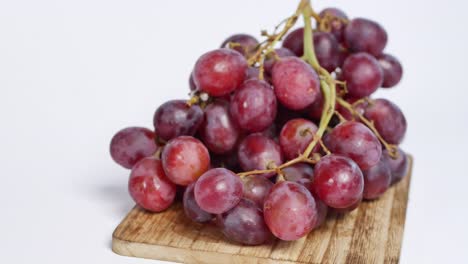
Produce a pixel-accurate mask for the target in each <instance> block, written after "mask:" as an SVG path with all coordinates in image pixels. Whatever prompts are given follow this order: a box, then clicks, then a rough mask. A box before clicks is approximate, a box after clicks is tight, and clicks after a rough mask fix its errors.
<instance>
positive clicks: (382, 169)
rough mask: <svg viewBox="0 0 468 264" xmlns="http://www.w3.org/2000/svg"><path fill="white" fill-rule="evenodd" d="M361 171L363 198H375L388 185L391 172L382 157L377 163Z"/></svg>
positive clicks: (386, 188) (383, 191) (390, 179)
mask: <svg viewBox="0 0 468 264" xmlns="http://www.w3.org/2000/svg"><path fill="white" fill-rule="evenodd" d="M362 173H363V175H364V195H363V197H364V199H367V200H373V199H377V198H379V197H380V196H381V195H382V194H384V193H385V191H386V190H388V188H389V187H390V183H391V181H392V174H391V172H390V168H389V167H388V166H387V163H386V162H385V160H384V159H383V158H382V159H381V160H380V161H379V163H377V165H375V166H373V167H372V168H370V169H368V170H364V171H362Z"/></svg>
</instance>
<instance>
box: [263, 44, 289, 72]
mask: <svg viewBox="0 0 468 264" xmlns="http://www.w3.org/2000/svg"><path fill="white" fill-rule="evenodd" d="M274 52H275V54H276V56H278V57H279V58H285V57H294V56H296V55H295V54H294V53H293V52H292V51H290V50H289V49H287V48H279V49H275V51H274ZM275 63H276V59H275V57H274V56H273V55H272V54H271V53H270V54H268V56H267V59H266V60H265V62H264V65H263V67H264V68H265V73H266V74H267V75H271V72H272V71H273V67H274V66H275Z"/></svg>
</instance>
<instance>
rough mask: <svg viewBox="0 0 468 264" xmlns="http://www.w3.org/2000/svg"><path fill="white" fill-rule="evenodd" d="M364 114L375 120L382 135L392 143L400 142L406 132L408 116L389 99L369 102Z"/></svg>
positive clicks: (376, 126)
mask: <svg viewBox="0 0 468 264" xmlns="http://www.w3.org/2000/svg"><path fill="white" fill-rule="evenodd" d="M364 116H365V117H366V118H368V119H369V120H372V121H373V122H374V125H375V128H376V129H377V131H379V133H380V135H381V136H382V137H383V138H384V139H385V141H387V142H388V143H390V144H400V143H401V141H402V140H403V138H404V136H405V133H406V127H407V125H406V118H405V116H404V115H403V112H402V111H401V110H400V108H399V107H398V106H397V105H395V104H394V103H392V102H390V101H388V100H387V99H376V100H373V101H372V103H371V104H369V105H368V106H367V108H366V110H365V113H364Z"/></svg>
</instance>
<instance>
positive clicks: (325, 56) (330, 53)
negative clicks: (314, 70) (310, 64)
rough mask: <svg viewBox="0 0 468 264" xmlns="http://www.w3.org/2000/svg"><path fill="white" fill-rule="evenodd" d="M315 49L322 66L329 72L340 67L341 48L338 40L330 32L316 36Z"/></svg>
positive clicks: (316, 34)
mask: <svg viewBox="0 0 468 264" xmlns="http://www.w3.org/2000/svg"><path fill="white" fill-rule="evenodd" d="M314 49H315V54H316V56H317V60H318V61H319V63H320V66H322V67H323V68H325V69H326V70H327V71H329V72H333V71H335V69H336V68H337V67H338V66H340V59H341V58H340V46H339V45H338V41H337V40H336V38H335V37H334V36H333V35H332V34H331V33H328V32H317V33H315V34H314Z"/></svg>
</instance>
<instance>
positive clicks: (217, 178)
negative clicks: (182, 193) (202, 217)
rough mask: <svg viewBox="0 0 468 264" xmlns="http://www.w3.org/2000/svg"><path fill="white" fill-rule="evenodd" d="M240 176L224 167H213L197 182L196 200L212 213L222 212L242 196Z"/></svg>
mask: <svg viewBox="0 0 468 264" xmlns="http://www.w3.org/2000/svg"><path fill="white" fill-rule="evenodd" d="M242 194H243V186H242V181H241V180H240V178H239V176H237V175H236V174H234V173H233V172H232V171H229V170H227V169H224V168H216V169H211V170H209V171H207V172H206V173H204V174H203V175H202V176H201V177H200V178H199V179H198V181H197V182H196V184H195V200H196V201H197V204H198V205H199V206H200V208H201V209H202V210H204V211H206V212H209V213H212V214H222V213H224V212H227V211H228V210H230V209H232V208H233V207H234V206H236V205H237V204H238V203H239V201H240V200H241V198H242Z"/></svg>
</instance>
